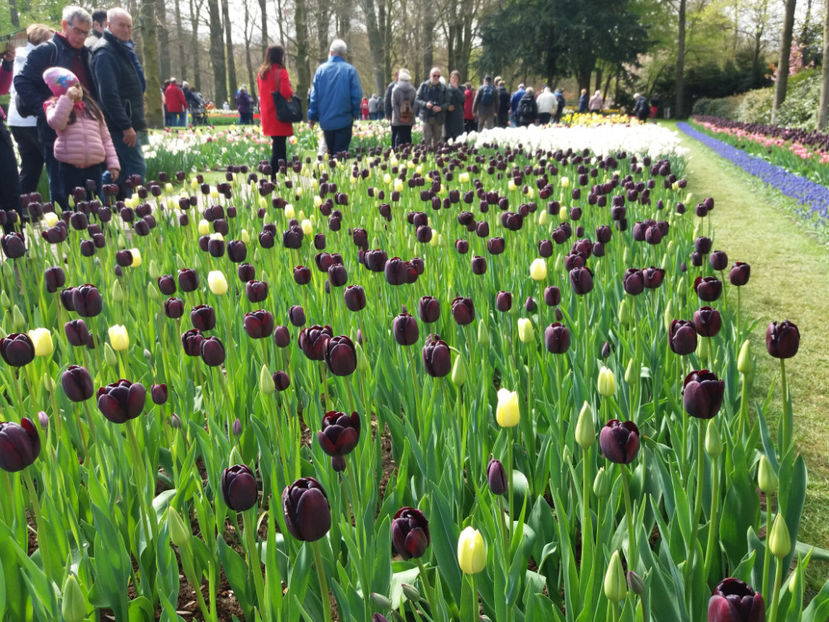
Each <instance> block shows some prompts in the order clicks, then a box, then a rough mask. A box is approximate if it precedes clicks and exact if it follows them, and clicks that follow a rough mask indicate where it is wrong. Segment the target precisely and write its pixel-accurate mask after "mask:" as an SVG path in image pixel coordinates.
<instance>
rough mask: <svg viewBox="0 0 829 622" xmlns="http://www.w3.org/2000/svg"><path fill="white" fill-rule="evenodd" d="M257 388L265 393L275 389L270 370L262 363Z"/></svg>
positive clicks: (268, 393)
mask: <svg viewBox="0 0 829 622" xmlns="http://www.w3.org/2000/svg"><path fill="white" fill-rule="evenodd" d="M259 390H260V391H262V393H264V394H265V395H270V394H271V393H273V392H274V391H276V387H275V386H274V384H273V376H272V375H271V370H270V369H268V366H267V365H262V369H261V370H259Z"/></svg>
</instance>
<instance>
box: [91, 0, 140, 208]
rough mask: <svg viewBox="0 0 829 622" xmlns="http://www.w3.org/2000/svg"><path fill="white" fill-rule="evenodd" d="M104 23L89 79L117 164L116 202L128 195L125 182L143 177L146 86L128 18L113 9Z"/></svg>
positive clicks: (122, 10) (125, 14) (106, 179)
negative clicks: (96, 89)
mask: <svg viewBox="0 0 829 622" xmlns="http://www.w3.org/2000/svg"><path fill="white" fill-rule="evenodd" d="M107 19H108V21H109V26H108V27H107V29H106V30H105V31H104V34H103V36H102V37H101V39H99V41H98V43H96V44H95V47H94V48H93V50H92V75H93V76H94V78H95V84H96V85H97V86H98V92H97V93H96V96H97V100H98V103H99V104H100V106H101V110H103V112H104V118H105V119H106V122H107V127H108V128H109V133H110V135H111V136H112V144H113V145H114V146H115V151H116V153H117V154H118V160H119V162H120V163H121V175H120V176H119V178H118V190H119V191H118V198H119V199H123V198H124V197H125V196H128V195H129V194H131V190H130V189H129V188H127V186H126V181H127V179H129V177H130V176H131V175H139V176H140V177H141V179H142V180H143V179H144V177H145V175H146V174H147V165H146V163H145V162H144V154H143V153H142V151H141V143H142V142H144V141H145V140H146V133H147V121H146V119H145V118H144V91H146V90H147V82H146V80H145V79H144V69H143V68H142V67H141V63H140V61H139V60H138V57H137V56H136V55H135V50H134V45H133V42H132V17H131V16H130V14H129V13H127V12H126V11H125V10H124V9H119V8H115V9H110V10H109V12H108V13H107ZM104 183H111V181H110V179H109V172H106V173H104Z"/></svg>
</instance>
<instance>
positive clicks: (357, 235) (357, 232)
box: [351, 228, 368, 249]
mask: <svg viewBox="0 0 829 622" xmlns="http://www.w3.org/2000/svg"><path fill="white" fill-rule="evenodd" d="M351 239H352V241H353V242H354V245H355V246H357V247H358V248H363V249H366V248H368V233H367V232H366V230H365V229H361V228H354V229H352V230H351Z"/></svg>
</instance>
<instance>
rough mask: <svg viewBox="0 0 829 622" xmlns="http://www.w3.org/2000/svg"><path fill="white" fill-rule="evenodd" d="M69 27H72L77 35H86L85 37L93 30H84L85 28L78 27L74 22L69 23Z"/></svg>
mask: <svg viewBox="0 0 829 622" xmlns="http://www.w3.org/2000/svg"><path fill="white" fill-rule="evenodd" d="M69 28H70V29H71V30H72V32H74V33H75V34H76V35H79V36H84V37H86V36H87V35H89V33H90V30H91V29H88V30H84V29H83V28H78V27H77V26H75V25H74V24H69Z"/></svg>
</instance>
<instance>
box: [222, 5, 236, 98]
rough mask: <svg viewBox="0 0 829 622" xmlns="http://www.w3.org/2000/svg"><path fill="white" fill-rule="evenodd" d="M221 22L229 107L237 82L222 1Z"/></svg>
mask: <svg viewBox="0 0 829 622" xmlns="http://www.w3.org/2000/svg"><path fill="white" fill-rule="evenodd" d="M222 20H223V21H224V23H225V60H226V62H227V83H228V86H229V89H230V91H229V96H230V97H231V107H232V105H233V103H235V101H236V92H237V90H238V82H237V81H236V59H234V58H233V39H232V38H231V35H230V26H231V24H230V13H229V11H228V8H227V0H222Z"/></svg>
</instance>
